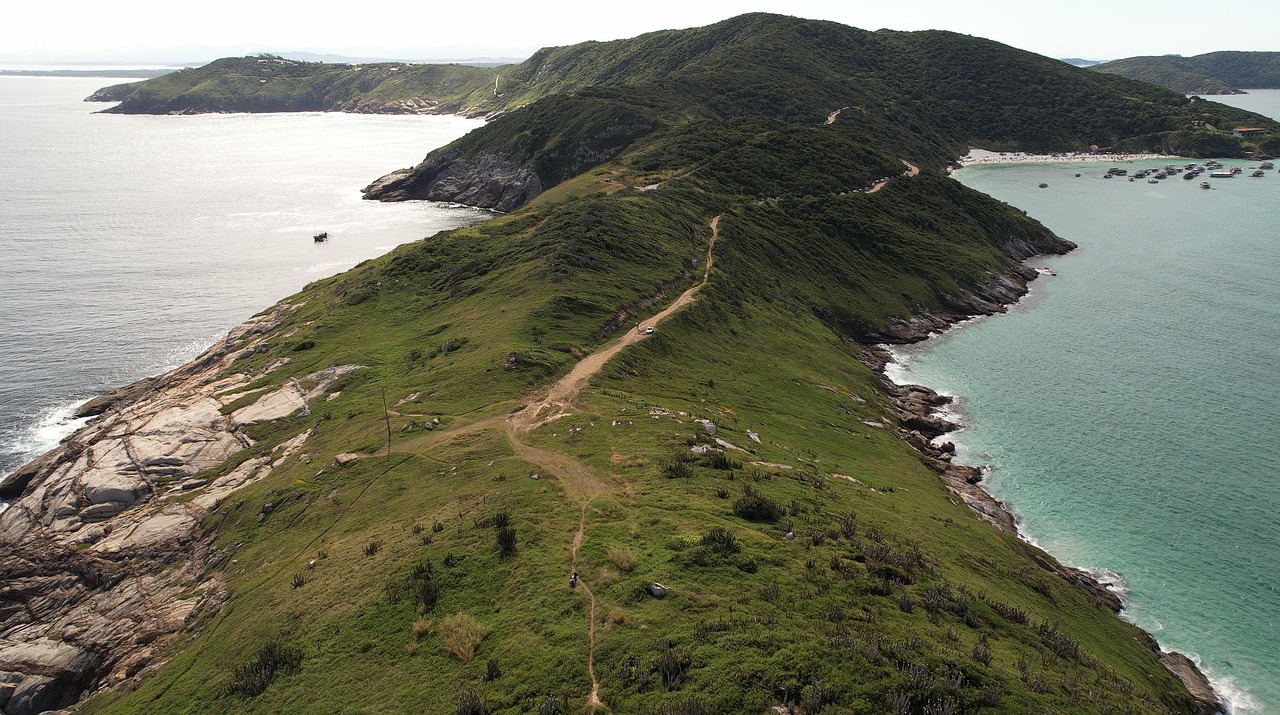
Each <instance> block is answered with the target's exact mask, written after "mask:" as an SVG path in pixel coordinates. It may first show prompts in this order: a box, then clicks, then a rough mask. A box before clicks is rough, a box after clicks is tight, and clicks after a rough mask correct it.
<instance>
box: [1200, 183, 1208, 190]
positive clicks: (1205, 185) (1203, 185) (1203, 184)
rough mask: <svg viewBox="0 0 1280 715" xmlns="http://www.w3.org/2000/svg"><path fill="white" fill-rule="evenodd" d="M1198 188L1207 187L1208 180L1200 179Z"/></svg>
mask: <svg viewBox="0 0 1280 715" xmlns="http://www.w3.org/2000/svg"><path fill="white" fill-rule="evenodd" d="M1200 188H1202V189H1207V188H1209V182H1207V181H1201V182H1200Z"/></svg>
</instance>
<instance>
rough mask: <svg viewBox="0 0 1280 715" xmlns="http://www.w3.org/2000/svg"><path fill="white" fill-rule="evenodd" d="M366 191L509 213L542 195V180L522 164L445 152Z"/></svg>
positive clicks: (370, 194) (385, 196) (384, 198)
mask: <svg viewBox="0 0 1280 715" xmlns="http://www.w3.org/2000/svg"><path fill="white" fill-rule="evenodd" d="M363 192H364V197H365V198H366V199H376V200H378V201H409V200H413V199H424V200H428V201H452V202H455V203H459V204H466V205H468V206H478V207H480V208H488V209H494V210H496V211H504V212H506V211H514V210H515V209H517V208H519V207H521V206H523V205H524V204H525V203H526V202H527V201H529V200H530V199H532V198H534V197H535V196H537V195H538V194H540V193H542V180H541V179H539V178H538V176H537V175H536V174H534V173H533V172H532V171H531V170H530V169H529V168H528V167H527V166H525V165H524V164H522V163H520V162H515V161H507V160H503V159H500V158H498V157H496V156H492V155H482V156H476V157H470V158H465V157H462V156H461V155H460V154H459V152H446V153H444V154H441V155H440V156H435V157H428V158H427V160H426V161H424V162H422V163H421V164H419V165H418V166H416V167H413V168H411V169H401V170H399V171H394V172H392V173H390V174H387V175H386V176H384V177H382V178H380V179H378V180H377V181H374V182H373V183H372V184H369V185H368V186H366V187H364V189H363Z"/></svg>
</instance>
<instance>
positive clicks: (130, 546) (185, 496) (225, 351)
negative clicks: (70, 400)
mask: <svg viewBox="0 0 1280 715" xmlns="http://www.w3.org/2000/svg"><path fill="white" fill-rule="evenodd" d="M288 310H290V306H279V307H277V308H276V309H275V310H273V311H270V312H268V313H266V314H264V315H262V316H260V317H258V318H255V319H253V320H251V321H249V322H247V323H245V324H243V325H241V326H240V327H238V328H237V329H236V330H234V331H232V332H231V333H230V334H229V335H228V336H227V338H226V339H224V340H222V341H220V342H218V343H217V344H215V345H214V346H213V347H211V348H210V349H209V350H208V351H206V352H205V353H204V354H203V355H201V356H200V357H199V358H197V359H196V360H195V361H194V362H192V363H189V364H188V365H185V366H183V367H181V368H178V369H177V370H174V371H172V372H170V373H167V374H165V375H162V376H160V377H158V378H151V379H148V380H144V381H142V382H140V383H137V384H136V385H134V386H130V388H125V389H123V390H120V391H115V392H114V393H108V395H106V396H104V399H102V400H98V401H95V402H96V404H95V405H94V407H93V409H92V410H90V411H91V412H100V413H101V416H100V417H98V418H97V419H96V421H95V422H93V423H91V424H90V425H89V426H87V427H85V428H83V429H81V430H80V431H79V432H76V433H75V434H74V435H72V436H71V437H69V438H67V439H66V440H64V441H63V443H62V444H61V445H59V446H58V447H57V448H55V449H54V450H52V451H50V452H49V453H47V454H45V455H44V456H42V457H41V458H39V459H38V460H36V461H35V462H33V463H31V464H29V465H27V466H26V467H24V468H22V469H20V470H18V471H17V472H14V473H13V474H11V475H9V476H8V477H6V478H5V480H4V481H3V483H2V484H0V493H3V494H5V495H6V496H9V497H17V500H16V501H15V502H14V503H13V504H12V505H11V506H10V508H9V509H7V510H6V511H4V512H3V513H0V554H3V558H0V711H2V712H3V713H4V715H34V714H35V713H40V712H44V711H46V710H53V709H58V708H62V707H66V706H67V705H70V704H72V703H75V702H76V701H78V700H79V699H80V698H81V696H82V694H84V693H85V692H89V691H93V690H99V689H104V688H112V687H116V686H119V685H121V684H125V683H128V682H131V681H134V680H136V679H137V678H138V677H140V674H142V673H144V672H145V671H146V670H147V669H148V667H149V666H151V665H153V664H154V663H155V661H156V659H157V657H158V656H159V654H160V653H162V652H164V649H165V647H166V646H167V645H168V644H170V643H172V642H173V641H174V639H176V638H179V637H181V635H182V634H183V633H184V632H187V631H189V630H192V629H198V628H199V627H200V624H201V623H202V622H203V619H204V618H206V617H208V616H210V615H212V614H213V613H216V612H217V610H218V609H219V608H220V607H221V604H222V603H223V601H224V599H225V588H224V586H223V581H222V576H221V569H222V568H223V566H224V564H223V559H222V557H221V556H220V554H219V552H218V551H217V550H216V549H214V548H212V547H211V545H210V543H209V542H208V540H206V539H203V538H201V531H200V523H201V519H202V518H203V517H204V515H205V514H206V513H207V512H208V511H209V510H211V509H213V508H214V507H215V506H216V505H217V504H218V503H219V502H220V501H222V500H223V499H225V498H226V497H227V496H228V495H229V494H231V493H232V492H233V491H235V490H236V489H238V488H240V487H242V486H245V485H246V484H250V483H252V482H254V481H256V480H259V479H262V478H263V477H265V476H266V475H267V474H269V473H270V472H271V470H272V469H273V468H274V467H275V466H277V465H279V464H281V463H283V462H284V461H285V460H289V459H296V458H298V455H299V453H300V451H301V450H302V449H303V448H304V447H305V445H306V441H307V438H308V437H309V436H310V434H311V431H310V430H304V431H302V432H300V433H299V434H298V435H297V436H296V437H294V438H293V439H290V440H287V441H286V442H285V443H283V444H280V445H277V446H276V447H274V448H267V449H260V450H258V452H257V453H255V456H253V457H250V456H249V454H248V451H247V450H249V449H250V448H252V447H253V446H254V442H253V440H252V439H251V438H250V437H249V436H248V435H247V434H246V433H245V428H246V427H248V426H250V425H252V424H254V423H257V422H261V421H266V420H276V419H280V418H283V417H287V416H290V415H295V414H298V413H303V412H305V410H306V405H307V400H309V399H311V398H314V397H319V396H322V395H324V394H325V392H326V391H327V390H328V389H329V387H330V386H331V385H332V384H333V382H334V381H335V380H336V379H338V378H339V377H341V376H342V375H344V374H346V373H348V372H351V371H352V370H356V369H358V366H355V365H346V366H336V367H333V368H329V369H327V370H324V371H321V372H319V373H316V374H314V375H311V376H308V378H307V379H306V380H305V381H301V382H299V381H290V382H288V383H287V384H285V385H283V386H281V387H279V388H278V389H273V390H272V389H263V388H258V389H254V390H248V391H246V390H245V389H244V388H245V386H246V385H247V384H248V383H249V382H251V381H254V380H258V379H260V378H262V377H264V376H267V375H269V374H270V373H271V372H272V371H274V370H276V369H278V368H279V367H282V366H283V365H284V364H285V362H286V361H277V362H275V363H273V364H272V365H269V366H267V368H266V369H265V370H263V371H262V372H261V373H255V374H247V373H243V372H237V371H236V370H235V366H234V363H235V361H236V358H237V357H239V356H240V355H242V354H246V352H247V351H248V352H251V351H253V350H254V349H256V348H257V347H259V346H260V345H261V344H262V343H263V341H264V340H266V339H267V337H266V333H268V332H269V331H270V330H271V328H272V327H273V326H274V325H275V324H276V322H277V320H278V318H279V316H280V314H282V313H283V312H285V311H288ZM304 383H305V385H306V387H303V384H304ZM255 397H256V399H255ZM232 403H235V404H234V405H233V404H232ZM232 408H235V409H232ZM229 461H230V462H231V463H235V468H234V469H230V470H225V473H224V474H222V476H219V477H217V478H214V479H202V478H201V479H198V478H194V475H196V474H198V473H200V472H202V471H205V470H208V469H211V468H214V467H218V466H219V465H223V464H224V463H229Z"/></svg>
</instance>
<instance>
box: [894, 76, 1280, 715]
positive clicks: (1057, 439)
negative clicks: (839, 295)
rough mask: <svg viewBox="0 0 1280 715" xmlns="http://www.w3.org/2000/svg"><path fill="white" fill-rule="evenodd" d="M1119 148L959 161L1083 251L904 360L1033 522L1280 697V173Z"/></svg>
mask: <svg viewBox="0 0 1280 715" xmlns="http://www.w3.org/2000/svg"><path fill="white" fill-rule="evenodd" d="M1278 96H1280V94H1278ZM1278 113H1280V112H1278ZM1164 163H1166V162H1163V161H1161V162H1138V163H1135V164H1133V165H1129V166H1128V168H1129V169H1130V170H1131V171H1132V169H1133V168H1135V167H1138V166H1142V165H1156V164H1159V165H1163V164H1164ZM1184 163H1185V162H1184ZM1227 163H1228V164H1229V165H1231V164H1238V165H1241V166H1244V167H1246V168H1247V167H1249V166H1251V165H1253V164H1250V163H1247V162H1227ZM1107 166H1108V165H1106V164H1076V165H1044V166H1029V165H1023V166H992V167H972V168H967V169H964V170H962V171H960V172H959V173H958V174H957V178H958V180H960V181H961V182H963V183H964V184H966V185H968V186H970V187H972V188H975V189H977V190H979V191H983V192H985V193H987V194H990V195H992V196H994V197H996V198H999V199H1001V200H1003V201H1006V202H1008V203H1010V204H1012V205H1014V206H1018V207H1020V208H1022V209H1024V210H1026V211H1027V213H1028V214H1030V215H1031V216H1033V217H1035V218H1037V219H1039V220H1040V221H1042V222H1043V223H1044V224H1045V225H1047V226H1049V227H1050V228H1052V229H1053V230H1054V231H1055V232H1057V233H1058V234H1059V235H1061V236H1063V237H1065V238H1069V239H1071V240H1073V241H1076V242H1077V243H1079V244H1080V248H1079V249H1078V250H1077V251H1075V252H1073V253H1072V254H1070V255H1068V256H1063V257H1054V258H1043V259H1032V261H1031V265H1033V266H1035V267H1038V268H1045V269H1048V270H1049V271H1052V273H1054V274H1056V275H1051V274H1049V273H1046V274H1044V275H1042V277H1041V278H1040V279H1039V280H1037V281H1035V282H1034V284H1033V289H1032V293H1031V294H1030V295H1029V296H1028V298H1026V299H1025V300H1024V301H1023V302H1022V303H1020V304H1019V305H1017V306H1016V307H1014V308H1013V309H1012V310H1011V311H1010V312H1009V313H1008V314H1006V315H1000V316H996V317H993V318H987V319H979V320H976V321H972V322H970V323H968V324H966V325H965V326H963V327H961V328H958V329H954V330H952V331H950V332H948V333H946V334H945V335H942V336H939V337H935V338H932V339H930V340H929V341H926V342H925V343H922V344H920V345H916V346H910V347H907V348H904V349H901V350H899V351H897V352H898V353H899V354H900V356H901V360H902V365H900V366H899V367H898V368H897V369H896V370H895V371H894V372H892V373H891V375H893V376H894V377H895V379H899V380H900V381H909V382H919V383H922V384H926V385H929V386H931V387H934V388H935V389H938V390H939V391H942V392H945V393H947V394H951V395H956V396H959V398H960V399H959V401H958V404H957V406H956V407H957V411H958V413H959V415H960V418H961V420H962V421H963V422H964V423H966V424H967V425H969V426H968V427H967V428H966V429H964V430H963V431H961V432H960V433H958V434H957V435H956V439H957V442H958V446H959V454H960V456H961V461H963V462H964V463H967V464H975V465H985V466H987V467H989V468H991V473H990V476H989V477H988V482H987V484H988V488H989V489H991V491H992V492H993V493H994V494H995V495H996V496H997V497H999V498H1001V499H1003V500H1007V501H1008V502H1009V503H1010V504H1011V505H1012V508H1013V510H1014V511H1015V513H1016V514H1017V515H1018V517H1019V518H1020V519H1021V523H1022V528H1023V529H1024V531H1025V533H1026V534H1027V536H1028V537H1029V538H1030V539H1032V540H1033V541H1035V542H1036V543H1038V544H1040V545H1041V546H1042V547H1044V548H1045V549H1047V550H1048V551H1050V552H1051V553H1053V554H1055V555H1057V556H1058V557H1059V558H1061V559H1063V560H1064V561H1066V562H1068V563H1071V564H1074V565H1076V566H1081V567H1085V568H1089V569H1092V570H1095V571H1097V572H1100V573H1102V574H1105V575H1110V576H1111V577H1112V578H1116V579H1119V585H1120V588H1121V590H1122V591H1123V592H1124V593H1125V596H1126V598H1127V602H1128V607H1127V609H1126V612H1125V615H1126V617H1127V618H1129V619H1131V620H1133V621H1134V622H1136V623H1137V624H1138V625H1140V626H1142V627H1143V628H1145V629H1147V630H1148V631H1151V632H1152V633H1153V634H1155V636H1156V637H1157V638H1158V639H1159V640H1160V643H1161V644H1162V646H1163V647H1165V648H1169V649H1175V650H1180V651H1183V652H1186V653H1188V654H1190V655H1192V656H1193V657H1194V658H1197V659H1199V661H1200V662H1201V663H1202V666H1203V668H1204V669H1205V670H1206V672H1207V673H1208V674H1209V675H1210V677H1211V679H1212V680H1213V681H1214V684H1215V686H1216V687H1217V688H1218V689H1219V690H1220V692H1222V693H1223V694H1225V695H1227V696H1228V697H1229V698H1230V699H1231V701H1232V705H1233V708H1234V711H1235V712H1248V713H1276V712H1280V590H1278V589H1280V527H1278V526H1277V522H1276V518H1277V514H1280V473H1278V470H1277V467H1276V464H1277V462H1276V459H1275V456H1274V454H1273V451H1274V442H1275V437H1276V434H1277V432H1280V411H1278V409H1277V405H1280V173H1276V172H1275V171H1274V170H1273V171H1270V172H1268V174H1267V176H1266V177H1264V178H1249V177H1248V176H1247V172H1246V175H1244V176H1237V177H1236V178H1232V179H1225V180H1216V179H1209V181H1210V182H1211V184H1212V185H1213V188H1212V189H1211V190H1203V189H1200V188H1199V180H1196V181H1184V180H1182V179H1180V178H1177V179H1170V180H1166V181H1164V182H1162V183H1160V184H1158V185H1151V184H1147V183H1146V182H1145V181H1141V180H1140V181H1138V182H1128V181H1124V180H1114V179H1113V180H1103V179H1102V178H1101V175H1102V174H1103V173H1104V171H1105V168H1106V167H1107ZM1076 172H1081V173H1082V174H1083V176H1081V177H1080V178H1076V177H1075V176H1074V174H1075V173H1076ZM1041 182H1044V183H1048V184H1049V188H1047V189H1039V188H1037V185H1038V184H1039V183H1041Z"/></svg>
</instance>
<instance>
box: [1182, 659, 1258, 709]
mask: <svg viewBox="0 0 1280 715" xmlns="http://www.w3.org/2000/svg"><path fill="white" fill-rule="evenodd" d="M1183 655H1185V656H1187V657H1188V658H1190V659H1191V662H1192V663H1195V664H1196V667H1197V668H1199V669H1200V672H1201V673H1204V676H1205V677H1206V678H1208V679H1209V685H1210V686H1212V687H1213V692H1215V693H1217V694H1218V697H1220V698H1222V704H1223V705H1224V706H1226V709H1227V715H1248V714H1249V713H1262V712H1267V710H1268V708H1267V706H1266V705H1265V704H1263V703H1261V702H1259V701H1258V700H1257V699H1256V698H1254V697H1253V696H1252V695H1250V694H1249V693H1248V691H1246V690H1245V688H1244V686H1242V685H1241V684H1240V681H1239V680H1237V679H1236V678H1235V676H1231V675H1223V674H1221V673H1219V672H1216V670H1215V669H1214V668H1211V667H1209V666H1208V665H1206V664H1205V663H1204V662H1202V661H1201V660H1200V656H1199V655H1198V654H1196V653H1192V652H1189V651H1183Z"/></svg>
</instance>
